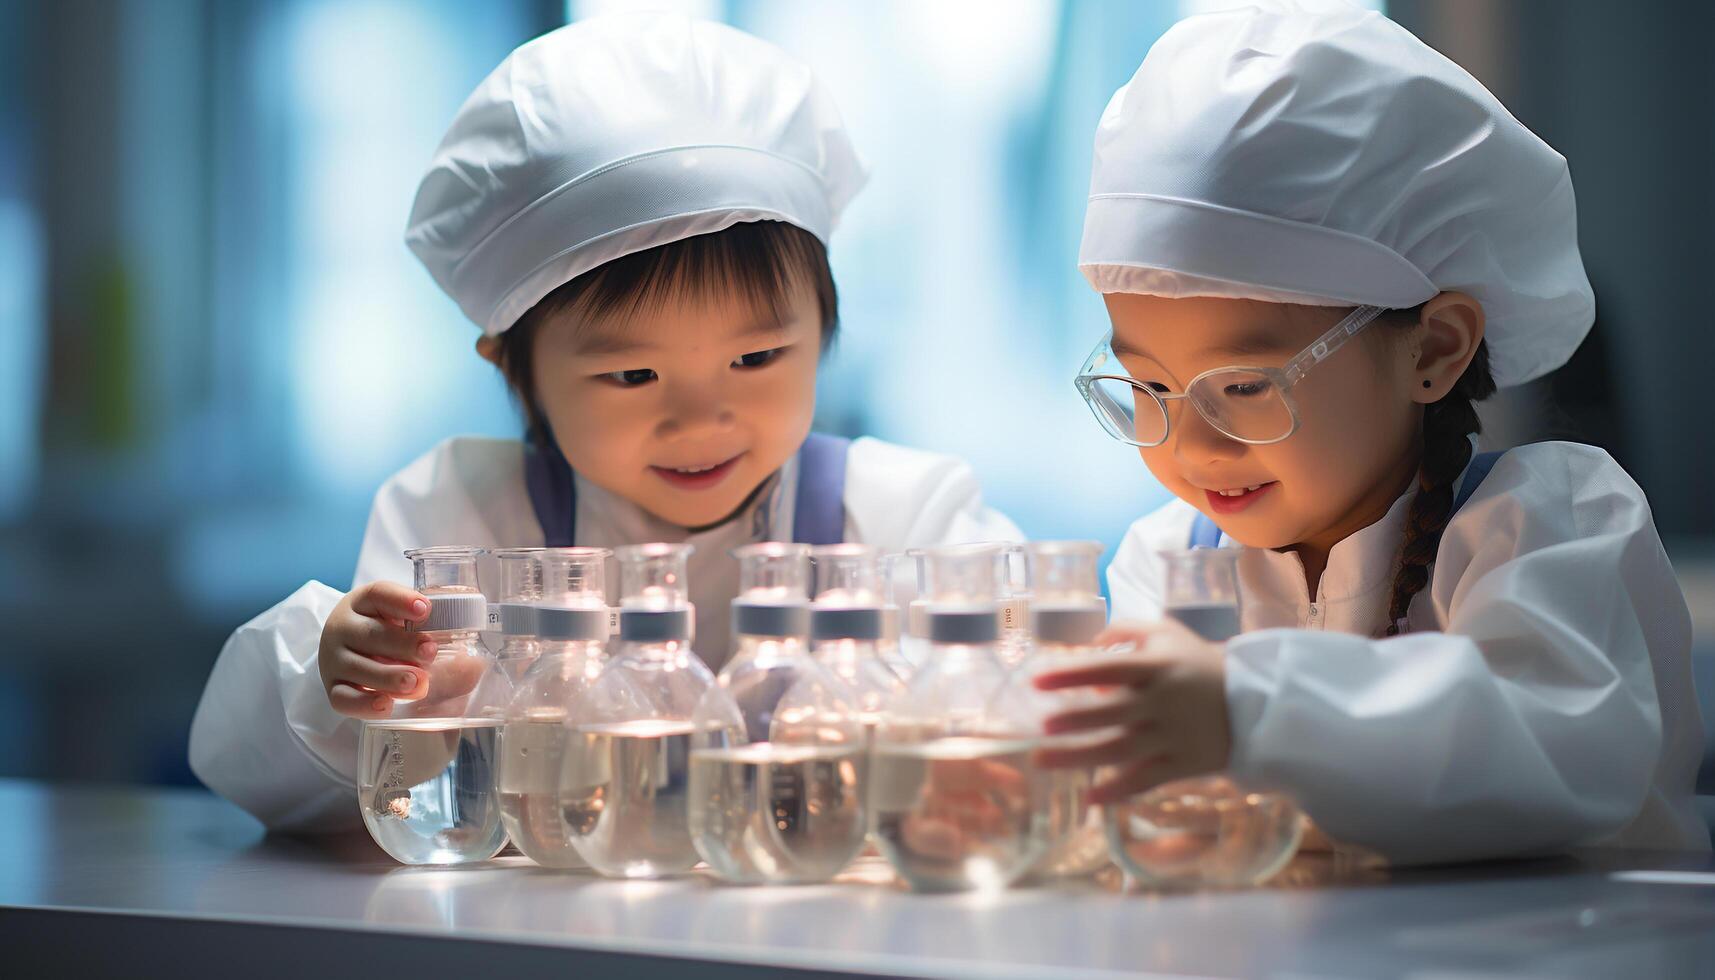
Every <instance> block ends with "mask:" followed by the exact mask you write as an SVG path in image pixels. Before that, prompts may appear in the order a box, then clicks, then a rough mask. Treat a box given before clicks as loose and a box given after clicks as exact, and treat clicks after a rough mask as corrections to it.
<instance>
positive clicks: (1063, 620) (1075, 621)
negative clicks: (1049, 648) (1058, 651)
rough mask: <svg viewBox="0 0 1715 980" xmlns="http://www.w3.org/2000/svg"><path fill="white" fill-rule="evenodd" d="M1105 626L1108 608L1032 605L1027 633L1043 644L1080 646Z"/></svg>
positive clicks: (1103, 605)
mask: <svg viewBox="0 0 1715 980" xmlns="http://www.w3.org/2000/svg"><path fill="white" fill-rule="evenodd" d="M1107 625H1108V607H1107V605H1106V604H1105V603H1103V604H1101V605H1093V606H1092V605H1084V606H1070V605H1068V606H1035V607H1033V608H1032V609H1031V610H1030V632H1031V634H1032V635H1034V636H1035V637H1036V638H1037V639H1038V640H1042V641H1044V642H1046V643H1064V644H1067V645H1069V646H1082V645H1084V644H1087V643H1089V642H1090V641H1091V640H1093V639H1095V638H1096V634H1097V633H1100V632H1101V631H1102V628H1103V627H1105V626H1107Z"/></svg>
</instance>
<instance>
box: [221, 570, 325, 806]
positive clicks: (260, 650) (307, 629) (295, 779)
mask: <svg viewBox="0 0 1715 980" xmlns="http://www.w3.org/2000/svg"><path fill="white" fill-rule="evenodd" d="M340 596H341V593H340V592H339V591H338V590H336V589H333V588H330V587H328V586H326V585H323V584H322V583H320V582H310V583H307V584H306V585H304V587H303V588H301V589H299V590H298V591H296V592H294V593H292V595H290V596H289V597H287V598H286V599H285V600H283V601H281V602H280V603H279V604H277V605H275V606H274V607H273V608H272V609H269V610H268V611H267V612H264V613H263V614H261V615H260V616H257V617H256V618H255V619H252V620H251V621H250V622H248V623H245V624H244V625H243V626H240V627H239V628H238V630H237V631H236V632H234V633H233V634H232V637H231V638H230V639H228V640H227V641H226V646H225V647H224V648H223V649H222V650H221V651H220V658H219V659H218V660H216V661H215V665H214V672H213V673H212V674H210V675H209V679H208V685H207V686H206V687H205V688H204V689H203V695H202V701H201V702H200V703H198V705H197V711H196V717H195V718H194V719H193V720H192V722H191V737H190V763H191V769H192V771H194V772H195V773H196V774H197V778H199V779H201V780H202V781H203V783H204V784H206V785H207V786H208V787H209V788H210V789H212V790H214V791H215V792H216V793H219V794H220V795H221V796H224V797H226V798H227V799H228V800H231V801H232V802H233V803H236V804H238V805H239V806H240V807H242V808H244V809H245V810H246V811H248V812H249V813H250V814H251V815H252V816H254V817H256V819H258V820H260V821H262V823H263V824H264V825H266V826H267V827H268V828H269V829H270V830H279V831H291V832H311V833H313V832H322V831H337V830H344V829H350V828H353V827H355V826H357V825H358V814H357V805H356V799H357V797H356V790H355V788H354V785H353V783H352V782H351V780H350V778H349V777H348V776H347V775H345V774H344V773H343V772H341V771H340V770H338V769H336V768H335V767H334V765H333V764H330V763H329V762H328V761H326V760H324V759H323V758H322V757H321V756H319V755H318V754H317V753H316V752H315V751H314V750H312V749H311V748H310V747H309V746H308V745H307V744H306V743H305V742H304V741H303V739H302V737H301V736H300V735H299V734H298V732H297V730H296V728H295V726H294V725H293V724H292V723H291V721H290V718H289V709H296V711H297V712H298V713H299V714H300V715H301V714H303V706H302V704H301V703H298V702H302V701H303V700H304V699H306V698H307V697H308V696H309V694H310V692H312V691H313V693H315V694H321V693H322V690H321V679H320V677H319V675H318V673H317V668H316V660H315V652H316V646H317V644H318V643H319V642H320V639H321V632H322V624H323V623H324V622H326V621H327V617H328V614H329V613H331V612H332V611H333V607H334V605H335V604H336V603H338V602H339V600H340ZM322 703H323V704H324V705H326V703H327V698H326V696H325V695H323V696H322ZM327 712H328V714H330V715H332V714H333V709H332V708H328V709H327ZM334 718H336V719H337V718H338V716H337V715H334ZM341 720H343V719H341ZM355 751H356V743H355V741H354V742H353V745H352V752H351V753H350V754H351V755H355Z"/></svg>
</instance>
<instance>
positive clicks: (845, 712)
mask: <svg viewBox="0 0 1715 980" xmlns="http://www.w3.org/2000/svg"><path fill="white" fill-rule="evenodd" d="M735 554H736V556H737V557H738V559H739V563H740V565H739V567H740V592H739V595H738V597H737V598H736V599H734V600H733V631H734V634H735V637H736V640H737V643H736V644H735V645H736V648H737V653H736V654H735V655H734V657H733V658H732V660H730V661H729V662H728V663H727V664H726V666H724V667H722V668H721V672H720V676H719V677H718V678H717V680H716V686H715V688H714V689H712V690H710V691H709V692H708V693H707V694H705V695H704V696H703V701H702V704H701V705H699V706H698V709H697V715H696V718H695V728H696V731H697V736H696V739H697V741H696V746H697V747H696V748H694V749H693V751H692V753H691V810H690V820H691V836H692V840H693V842H694V843H695V844H696V847H697V851H698V852H699V853H700V854H702V856H703V859H704V860H706V861H708V863H709V867H710V869H712V870H713V871H714V873H715V874H716V875H717V876H719V877H720V878H722V879H724V880H726V881H731V882H735V883H740V884H803V883H809V882H818V881H826V880H828V879H830V878H832V877H833V876H834V875H836V874H838V873H839V872H840V871H841V870H842V869H844V868H845V866H846V865H847V864H848V863H850V862H851V860H852V858H853V857H855V856H856V855H857V853H858V851H859V850H860V849H861V848H862V847H863V843H864V833H865V831H866V829H867V825H868V823H867V813H866V811H865V808H864V801H863V786H864V781H865V780H864V776H865V770H866V768H867V766H866V759H865V754H864V744H863V731H862V728H861V726H860V724H859V722H858V719H857V715H856V712H855V711H854V709H853V708H852V706H851V703H850V700H849V691H848V690H847V688H846V685H845V684H844V683H843V682H841V681H840V680H839V679H838V678H836V677H835V676H833V675H832V674H831V673H829V672H828V671H826V670H825V669H823V667H822V666H821V665H820V664H818V663H817V662H816V661H815V660H814V659H812V658H811V657H810V655H809V652H808V649H807V644H806V633H807V631H808V629H809V622H810V613H809V608H808V605H807V600H808V595H807V591H806V584H807V578H808V555H809V548H808V547H807V546H805V545H798V544H782V543H772V542H771V543H766V544H758V545H751V546H748V547H745V548H740V549H738V551H737V552H736V553H735Z"/></svg>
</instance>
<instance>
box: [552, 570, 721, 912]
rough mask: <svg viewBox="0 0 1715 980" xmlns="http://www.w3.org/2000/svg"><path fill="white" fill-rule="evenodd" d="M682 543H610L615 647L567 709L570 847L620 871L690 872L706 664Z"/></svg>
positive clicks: (564, 779) (564, 793)
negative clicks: (695, 737) (698, 714)
mask: <svg viewBox="0 0 1715 980" xmlns="http://www.w3.org/2000/svg"><path fill="white" fill-rule="evenodd" d="M690 552H691V546H690V545H683V544H648V545H635V546H631V547H626V548H620V549H617V550H616V552H615V555H616V557H617V558H618V559H619V567H620V584H621V590H622V593H623V594H622V598H621V600H620V613H619V643H618V650H617V652H616V654H615V655H614V656H613V658H612V659H611V660H610V661H609V662H608V664H607V666H606V667H605V668H604V669H603V670H602V672H601V675H600V676H599V677H597V678H596V680H595V682H594V683H592V684H591V685H590V686H589V689H588V690H586V691H585V692H584V694H583V695H582V696H581V697H579V698H578V701H577V703H576V705H575V706H574V707H573V709H572V714H571V717H569V718H568V719H567V722H566V724H567V728H568V732H567V739H566V748H565V757H564V760H563V762H562V764H561V767H560V792H561V805H562V808H563V813H564V819H565V821H566V825H567V829H568V831H569V833H570V834H571V835H572V836H571V839H572V846H573V847H574V848H576V849H577V852H578V854H579V855H580V856H582V857H583V859H584V861H585V862H587V863H588V864H589V866H590V867H592V868H594V869H595V870H597V871H599V872H601V873H602V874H604V875H608V876H610V877H618V878H658V877H663V876H667V875H674V874H680V873H683V872H686V871H689V870H690V869H691V868H692V867H693V866H695V865H696V863H697V860H698V855H697V851H696V848H695V847H694V846H693V845H692V843H691V834H690V826H689V818H688V813H687V803H688V800H689V790H690V768H691V741H692V739H691V735H692V731H693V728H692V715H693V713H694V712H695V710H696V706H697V704H698V702H699V701H701V700H702V696H703V695H704V694H705V693H706V692H707V691H708V690H709V688H710V687H712V686H713V685H714V674H712V673H711V672H710V671H709V668H708V666H707V665H706V664H704V663H703V661H702V660H701V659H700V658H699V657H698V656H697V655H696V654H695V653H693V652H692V651H691V638H692V616H693V612H692V607H691V604H690V602H689V600H688V599H687V598H686V584H685V564H686V559H687V558H688V557H689V556H690Z"/></svg>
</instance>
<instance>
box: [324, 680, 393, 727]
mask: <svg viewBox="0 0 1715 980" xmlns="http://www.w3.org/2000/svg"><path fill="white" fill-rule="evenodd" d="M328 703H329V704H331V705H333V710H335V711H337V712H339V713H340V714H342V715H345V716H346V717H348V718H385V717H387V715H388V713H389V712H390V711H392V710H393V699H392V698H390V697H388V696H387V695H385V694H377V693H375V692H374V691H365V690H363V689H362V688H358V687H353V686H352V685H350V684H345V683H337V684H334V685H333V686H332V687H330V688H328Z"/></svg>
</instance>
